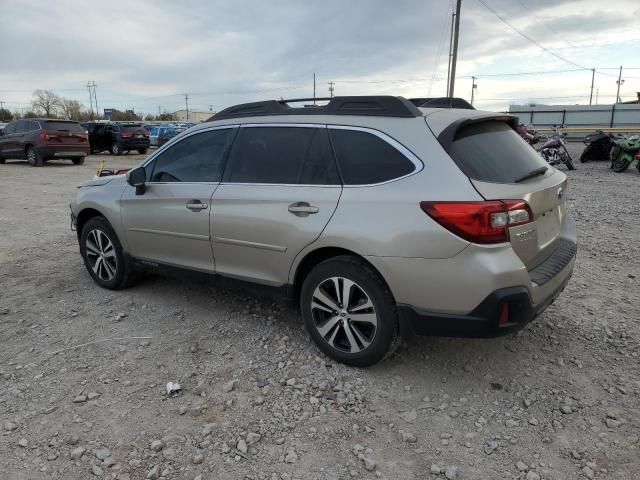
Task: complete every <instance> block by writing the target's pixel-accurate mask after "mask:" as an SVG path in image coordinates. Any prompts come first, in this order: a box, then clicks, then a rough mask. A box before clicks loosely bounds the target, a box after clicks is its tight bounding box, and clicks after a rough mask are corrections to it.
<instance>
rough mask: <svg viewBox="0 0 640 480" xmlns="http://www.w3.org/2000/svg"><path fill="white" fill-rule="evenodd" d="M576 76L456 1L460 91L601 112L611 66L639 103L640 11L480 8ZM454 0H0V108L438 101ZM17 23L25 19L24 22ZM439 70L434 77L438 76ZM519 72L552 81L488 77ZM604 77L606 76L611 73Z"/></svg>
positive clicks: (530, 4) (491, 0)
mask: <svg viewBox="0 0 640 480" xmlns="http://www.w3.org/2000/svg"><path fill="white" fill-rule="evenodd" d="M483 1H484V2H485V3H487V5H489V6H490V7H491V8H492V9H494V10H495V11H496V12H497V13H498V14H499V15H500V16H502V17H503V18H504V19H506V20H507V21H508V22H509V23H511V24H512V25H514V26H515V27H516V28H518V29H519V30H521V31H522V32H524V33H525V34H526V35H528V36H530V37H531V38H533V39H535V40H536V41H537V42H539V43H540V44H541V45H543V46H544V47H546V48H547V49H549V50H551V51H552V52H554V53H556V54H557V55H560V56H562V57H564V58H566V59H567V60H570V61H571V62H574V63H576V64H578V66H576V65H572V64H569V63H566V62H564V61H561V60H559V59H557V58H556V57H554V56H552V55H550V54H548V53H546V52H544V51H542V50H541V49H540V48H538V47H537V46H535V45H533V44H532V43H530V42H529V41H527V40H526V39H525V38H523V37H522V36H520V35H518V34H517V33H516V32H514V31H513V30H511V29H510V28H509V27H508V26H506V25H505V24H504V23H502V22H501V21H500V19H498V18H497V17H496V16H495V15H494V14H492V13H491V12H489V11H488V10H487V9H486V8H485V7H484V6H483V5H481V3H479V1H478V0H463V6H462V16H461V19H462V21H461V37H460V53H459V63H458V80H457V84H456V93H457V94H458V95H459V96H463V97H466V98H468V97H469V96H470V89H471V79H470V76H471V75H478V76H479V77H480V78H479V80H478V93H477V99H478V103H477V105H478V106H479V107H480V108H488V109H496V110H499V109H506V108H507V106H508V104H509V103H523V102H527V101H538V102H545V103H555V104H560V103H569V104H573V103H588V101H589V98H588V95H589V88H590V84H591V72H590V71H573V72H567V70H579V66H582V67H587V68H592V67H597V68H599V69H602V70H599V71H600V72H601V73H598V74H597V75H596V86H597V87H598V90H599V102H600V103H611V102H613V100H614V97H615V92H616V80H617V77H616V76H617V70H615V68H617V67H618V66H619V65H625V67H636V68H638V69H637V70H627V71H625V73H624V75H623V78H625V83H624V85H623V87H622V93H621V95H622V97H623V99H626V100H629V99H632V98H635V95H636V94H635V92H636V91H640V54H639V52H640V48H639V47H640V26H639V24H638V21H637V18H638V16H639V15H640V3H639V2H638V0H610V1H609V2H602V0H578V1H575V0H573V1H572V0H535V1H534V0H483ZM451 3H452V2H451V1H450V0H394V1H390V0H387V1H384V0H351V1H345V0H340V1H337V0H324V1H322V2H318V1H316V2H311V1H295V0H271V1H264V0H263V1H259V0H236V1H224V2H223V1H181V2H176V1H164V0H153V1H145V0H138V1H135V2H124V1H109V2H86V1H82V2H81V1H75V0H58V1H56V2H45V1H19V2H16V1H10V0H0V12H2V14H1V15H0V100H4V101H5V102H7V107H9V108H10V109H12V110H15V109H17V108H21V107H28V105H29V102H30V100H31V94H32V92H33V90H35V89H37V88H42V89H49V90H53V91H55V92H56V93H58V94H60V95H62V96H65V97H69V98H75V99H77V100H80V101H81V102H83V103H84V104H85V105H88V103H89V100H88V92H87V89H86V84H87V81H88V80H93V81H95V82H96V84H97V85H98V89H97V94H98V102H99V107H100V109H102V108H106V107H115V108H120V109H125V108H135V110H136V111H142V112H157V111H158V107H160V108H161V109H162V110H168V111H174V110H177V109H179V108H184V93H189V95H190V102H189V103H190V106H191V108H192V109H196V110H208V109H209V108H210V107H209V106H210V105H211V106H212V107H211V108H213V109H214V110H219V109H221V108H224V107H225V106H228V105H230V104H234V103H239V102H244V101H254V100H259V99H267V98H279V97H281V96H282V97H285V98H291V97H300V96H311V95H312V75H313V72H316V75H317V92H318V95H327V93H328V91H327V88H328V85H327V82H329V81H330V80H333V81H335V82H336V85H335V93H336V94H338V95H340V94H343V95H347V94H349V95H352V94H355V95H357V94H376V93H377V94H398V95H404V96H407V97H411V96H427V95H429V94H430V95H431V96H442V95H444V94H445V88H446V87H445V79H446V73H447V72H446V70H447V51H448V41H449V37H448V35H449V26H450V18H451V17H450V13H451ZM25 12H26V13H27V14H25ZM436 67H437V68H436ZM516 72H556V73H546V74H539V75H522V76H498V77H492V76H486V75H495V74H502V73H516ZM607 74H608V75H607Z"/></svg>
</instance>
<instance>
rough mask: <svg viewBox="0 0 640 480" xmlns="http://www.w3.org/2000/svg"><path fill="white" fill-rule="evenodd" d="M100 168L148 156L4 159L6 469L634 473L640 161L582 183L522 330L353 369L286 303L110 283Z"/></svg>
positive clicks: (377, 474)
mask: <svg viewBox="0 0 640 480" xmlns="http://www.w3.org/2000/svg"><path fill="white" fill-rule="evenodd" d="M571 149H572V151H573V153H574V155H575V156H576V157H577V156H578V154H579V152H580V150H581V145H579V144H576V145H572V146H571ZM100 158H107V160H108V163H109V166H116V165H117V166H132V165H135V164H137V162H138V161H139V160H140V159H141V158H142V157H140V156H134V155H130V156H124V157H119V158H117V159H114V158H113V157H108V156H92V157H90V158H89V159H88V160H87V163H86V165H84V166H82V167H76V166H72V165H70V164H69V165H66V164H63V162H60V163H59V164H58V165H54V164H52V165H49V166H45V167H44V168H38V169H35V168H30V167H28V166H27V165H26V164H25V163H8V164H6V165H0V205H2V207H1V208H0V239H1V242H2V243H1V245H2V247H1V248H0V339H1V342H2V343H1V345H2V346H1V348H0V469H1V471H2V472H3V473H2V474H1V475H0V476H2V478H7V479H50V478H64V479H87V478H93V477H94V476H95V477H99V478H117V479H145V478H151V479H156V478H166V479H188V480H193V479H203V480H204V479H223V480H224V479H267V480H278V479H290V480H293V479H303V478H304V479H318V480H330V479H333V480H335V479H347V478H363V479H367V478H387V479H433V480H435V479H445V478H446V479H449V480H451V479H454V478H458V479H462V480H464V479H487V480H489V479H491V480H492V479H526V480H536V479H563V480H564V479H574V478H575V479H582V478H586V479H592V478H597V479H638V478H640V366H639V362H640V359H639V353H640V302H639V300H638V294H637V291H638V277H639V276H640V261H639V258H640V242H639V241H638V240H639V239H640V215H639V213H638V211H639V210H638V208H637V199H638V191H640V175H638V172H637V170H636V169H635V168H632V169H629V170H628V171H627V172H625V173H623V174H616V173H614V172H613V171H611V170H610V169H609V167H608V165H607V164H606V163H604V162H595V163H587V164H579V163H578V165H577V168H578V170H576V171H575V172H569V177H570V184H569V191H568V195H569V205H570V210H571V212H572V213H573V216H574V218H575V219H576V221H577V224H578V229H579V238H580V248H579V253H578V262H577V264H576V268H575V273H574V277H573V279H572V281H571V282H570V284H569V286H568V287H567V289H566V290H565V292H564V294H563V295H561V296H560V297H559V298H558V300H557V301H556V302H555V303H554V304H553V305H552V306H550V307H549V308H548V309H547V310H546V311H545V313H544V314H543V315H542V316H541V317H539V318H538V319H537V320H536V321H535V322H533V323H532V324H531V325H529V326H528V327H527V328H526V329H524V330H523V331H521V332H519V333H518V334H516V335H513V336H509V337H505V338H499V339H491V340H473V339H443V338H412V339H409V340H408V341H407V342H405V344H403V346H402V347H401V348H400V349H399V350H398V351H397V353H396V354H395V355H394V356H393V357H391V358H390V359H388V360H386V361H385V362H383V363H381V364H378V365H376V366H374V367H372V368H369V369H366V370H359V369H353V368H347V367H345V366H343V365H340V364H337V363H334V362H332V361H330V360H328V359H327V358H325V357H323V356H322V355H321V354H320V353H319V352H318V351H317V350H316V348H315V347H314V346H313V345H312V343H311V341H310V339H309V338H308V336H307V335H306V333H305V331H304V330H303V327H302V324H301V322H300V321H299V320H298V315H297V313H296V312H295V310H293V308H292V307H290V306H287V305H280V304H273V303H270V302H269V301H265V300H257V299H254V298H252V297H249V296H246V295H242V294H239V293H231V292H227V291H223V290H218V289H211V288H207V287H206V286H203V285H200V284H197V283H187V282H184V281H181V280H179V279H172V278H162V277H157V276H154V277H148V278H145V279H144V280H143V281H141V282H140V283H138V284H137V285H136V286H134V287H132V288H130V289H128V290H125V291H120V292H110V291H106V290H102V289H100V288H99V287H97V286H96V285H95V284H94V283H93V281H92V280H91V279H90V277H89V275H88V274H87V272H86V271H85V268H84V265H83V263H82V261H81V258H80V255H79V253H78V247H77V241H76V237H75V233H73V232H71V231H70V230H69V218H68V204H69V200H70V198H71V196H72V195H73V194H74V186H75V185H76V184H77V183H79V182H80V181H82V180H84V179H87V178H89V177H91V176H92V175H93V172H94V171H95V169H96V166H97V163H98V161H99V159H100ZM82 344H85V345H84V346H80V345H82ZM169 381H172V382H179V383H180V384H181V385H182V386H183V388H184V391H183V394H182V395H180V396H176V397H174V398H170V397H168V396H167V395H166V394H164V388H165V384H166V383H167V382H169Z"/></svg>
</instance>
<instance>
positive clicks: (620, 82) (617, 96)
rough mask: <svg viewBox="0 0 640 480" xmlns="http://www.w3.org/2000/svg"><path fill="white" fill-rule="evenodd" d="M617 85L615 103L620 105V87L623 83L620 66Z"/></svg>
mask: <svg viewBox="0 0 640 480" xmlns="http://www.w3.org/2000/svg"><path fill="white" fill-rule="evenodd" d="M616 83H617V84H618V91H617V92H616V103H620V85H622V84H623V83H624V80H623V79H622V65H620V73H619V74H618V80H617V81H616Z"/></svg>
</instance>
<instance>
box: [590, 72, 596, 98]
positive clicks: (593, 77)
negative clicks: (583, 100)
mask: <svg viewBox="0 0 640 480" xmlns="http://www.w3.org/2000/svg"><path fill="white" fill-rule="evenodd" d="M595 78H596V69H595V68H592V69H591V94H590V95H589V105H591V100H592V99H593V81H594V80H595Z"/></svg>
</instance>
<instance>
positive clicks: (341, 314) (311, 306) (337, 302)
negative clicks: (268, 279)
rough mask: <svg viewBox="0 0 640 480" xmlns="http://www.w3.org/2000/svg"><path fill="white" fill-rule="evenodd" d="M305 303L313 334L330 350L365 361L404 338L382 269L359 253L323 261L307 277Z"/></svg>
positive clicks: (349, 360) (355, 362)
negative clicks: (401, 335) (361, 257)
mask: <svg viewBox="0 0 640 480" xmlns="http://www.w3.org/2000/svg"><path fill="white" fill-rule="evenodd" d="M300 309H301V313H302V317H303V319H304V322H305V326H306V328H307V330H308V331H309V334H310V335H311V338H312V339H313V340H314V342H315V343H316V344H317V345H318V347H319V348H320V350H322V351H323V352H324V353H325V354H326V355H327V356H329V357H331V358H333V359H334V360H337V361H339V362H342V363H345V364H347V365H352V366H357V367H366V366H369V365H372V364H374V363H376V362H378V361H380V360H381V359H383V358H384V357H385V356H386V355H387V354H389V353H391V352H393V350H395V347H396V346H397V345H398V343H399V333H398V314H397V311H396V307H395V301H394V299H393V296H392V295H391V292H390V291H389V289H388V287H387V286H386V284H385V283H384V281H383V280H382V279H381V278H380V276H379V275H378V273H377V272H376V271H375V270H373V268H371V266H369V265H368V264H367V263H366V262H364V261H362V260H359V259H358V258H355V257H350V256H340V257H334V258H332V259H329V260H326V261H324V262H322V263H320V264H318V265H317V266H316V267H315V268H314V269H313V270H312V271H311V272H310V273H309V275H308V276H307V277H306V278H305V280H304V282H303V285H302V289H301V292H300Z"/></svg>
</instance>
